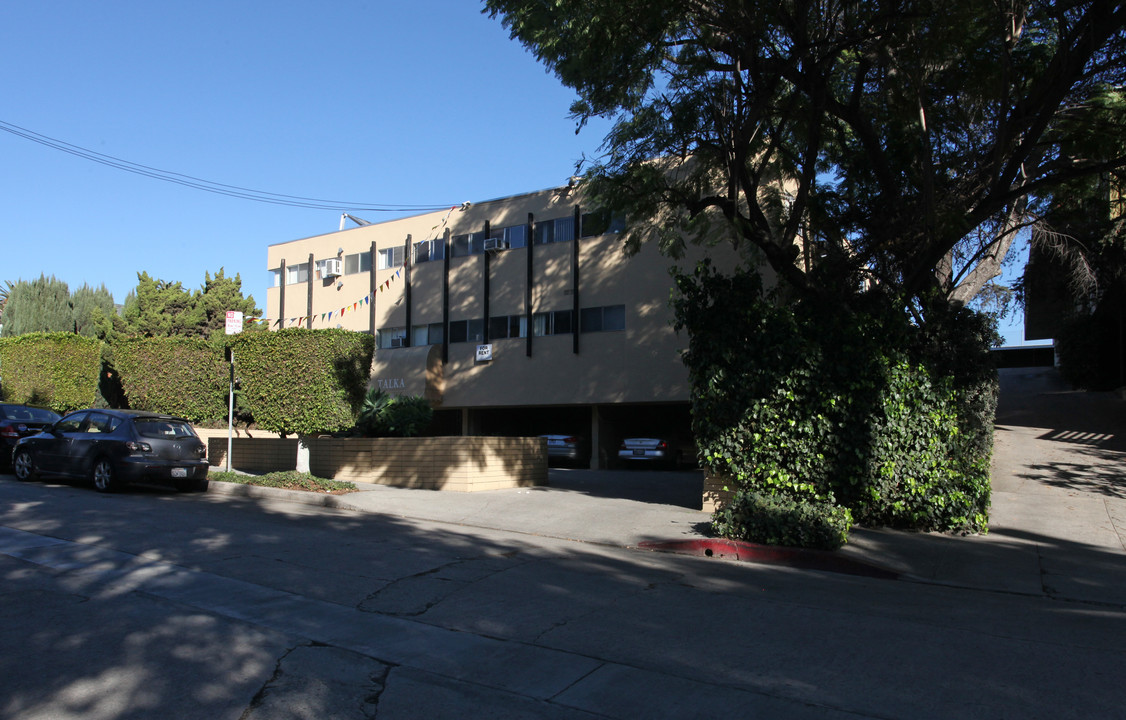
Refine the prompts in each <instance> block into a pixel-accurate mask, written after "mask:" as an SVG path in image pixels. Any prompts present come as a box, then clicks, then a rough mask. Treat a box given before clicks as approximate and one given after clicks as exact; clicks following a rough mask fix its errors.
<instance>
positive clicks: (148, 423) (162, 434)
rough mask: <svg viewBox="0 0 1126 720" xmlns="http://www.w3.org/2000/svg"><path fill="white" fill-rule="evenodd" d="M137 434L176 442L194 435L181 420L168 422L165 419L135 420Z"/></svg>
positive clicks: (189, 426) (190, 427)
mask: <svg viewBox="0 0 1126 720" xmlns="http://www.w3.org/2000/svg"><path fill="white" fill-rule="evenodd" d="M134 425H136V426H137V432H138V433H140V434H141V435H142V436H143V437H147V438H164V439H166V440H176V439H179V438H187V437H192V436H194V435H195V433H194V432H193V431H192V426H191V425H189V424H188V423H186V422H184V421H183V420H170V419H167V418H137V420H136V421H135V422H134Z"/></svg>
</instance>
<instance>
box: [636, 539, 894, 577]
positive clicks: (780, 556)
mask: <svg viewBox="0 0 1126 720" xmlns="http://www.w3.org/2000/svg"><path fill="white" fill-rule="evenodd" d="M638 547H639V548H641V549H643V550H653V551H656V552H667V553H674V554H677V555H696V556H700V557H714V558H720V559H729V560H740V561H746V562H757V563H766V564H770V565H786V566H788V567H794V568H800V569H802V570H824V571H828V572H836V573H843V574H845V575H859V576H862V577H870V578H878V579H881V580H898V579H899V578H900V577H901V575H900V573H897V572H895V571H893V570H888V569H887V568H882V567H878V566H876V565H870V564H868V563H865V562H861V561H859V560H854V559H852V558H846V557H843V556H841V555H837V554H836V553H834V552H831V551H828V550H808V549H805V548H788V547H775V546H773V545H759V544H757V543H752V542H746V541H743V540H726V539H721V538H708V539H704V540H674V541H670V542H660V541H648V542H643V543H639V544H638Z"/></svg>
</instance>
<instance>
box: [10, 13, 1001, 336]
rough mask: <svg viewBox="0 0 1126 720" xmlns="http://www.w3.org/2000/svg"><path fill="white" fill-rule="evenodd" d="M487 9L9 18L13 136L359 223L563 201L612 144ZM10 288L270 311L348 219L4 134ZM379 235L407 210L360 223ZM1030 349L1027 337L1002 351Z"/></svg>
mask: <svg viewBox="0 0 1126 720" xmlns="http://www.w3.org/2000/svg"><path fill="white" fill-rule="evenodd" d="M480 7H481V6H480V4H479V3H474V2H453V1H452V0H446V1H443V0H412V2H409V3H390V2H361V1H359V0H343V1H340V2H334V3H331V4H328V3H304V2H292V1H286V0H283V1H281V2H269V3H267V2H260V1H258V0H242V1H240V0H235V1H232V0H224V1H223V2H218V1H216V0H199V1H197V2H193V3H163V2H156V3H154V2H151V1H150V2H138V1H136V0H127V1H116V0H107V2H98V3H94V2H89V1H88V0H85V1H81V2H80V1H77V0H41V1H39V2H9V3H4V4H3V7H2V9H0V88H2V89H3V100H4V102H3V103H2V104H0V108H3V109H2V110H0V122H3V123H8V124H10V125H14V126H18V127H21V128H25V129H27V130H30V131H32V132H34V133H37V134H39V135H42V136H46V137H49V138H53V139H55V140H59V141H63V142H65V143H69V144H71V145H74V146H78V147H81V148H85V149H87V150H91V151H94V152H97V153H102V154H104V155H108V156H112V157H114V158H120V159H122V160H126V161H129V162H132V163H138V164H141V165H146V166H149V167H152V168H157V169H160V170H163V171H169V172H175V173H180V174H183V175H187V176H192V177H195V178H201V179H205V180H208V181H212V182H216V183H223V184H226V185H232V186H239V187H243V188H250V189H254V190H259V191H266V192H271V193H278V194H285V195H294V196H303V197H313V198H321V199H328V200H334V201H347V202H348V203H349V204H359V205H376V204H379V205H417V206H423V205H426V206H448V205H452V204H456V203H461V202H463V201H466V200H470V201H481V200H487V199H490V198H495V197H502V196H505V195H511V194H515V193H520V192H527V191H531V190H538V189H542V188H547V187H553V186H556V185H559V184H562V183H564V182H566V179H567V177H568V176H570V175H572V174H573V171H574V166H575V163H576V161H578V160H579V159H580V158H581V157H583V155H584V154H585V155H587V156H591V155H596V154H597V152H598V147H599V145H600V144H601V141H602V137H603V135H604V134H605V130H606V129H607V126H606V125H605V124H598V123H595V124H593V125H591V126H588V127H587V128H585V129H584V130H583V131H582V132H581V133H580V134H578V135H576V134H575V124H574V122H573V121H572V120H570V119H569V118H568V110H569V106H570V103H571V100H572V98H573V94H572V93H571V91H570V90H568V89H567V88H565V87H563V86H562V85H561V84H560V83H559V82H558V81H557V80H556V79H555V78H554V76H552V75H549V74H548V73H546V72H545V70H544V69H543V66H542V65H540V64H539V63H538V62H536V60H535V59H534V58H533V57H532V56H531V55H530V54H529V53H528V52H527V51H525V50H524V49H523V47H522V46H520V45H519V44H518V43H516V42H514V41H511V40H509V39H508V33H507V32H506V31H505V30H504V28H503V27H502V26H501V24H500V22H498V21H496V20H491V19H489V18H488V17H486V16H484V15H482V14H481V13H480ZM0 158H2V162H3V172H2V173H0V233H2V237H3V243H2V244H3V248H4V251H3V254H2V256H0V257H2V260H0V268H2V269H0V281H7V280H11V281H15V280H19V279H23V280H30V279H33V278H35V277H38V276H39V275H40V273H45V274H47V275H54V276H55V277H57V278H59V279H60V280H63V281H65V282H67V283H68V284H69V285H70V287H71V289H72V290H74V289H75V288H77V287H79V286H81V285H82V284H83V283H87V284H90V285H93V286H97V285H100V284H103V283H104V284H105V285H106V287H107V288H109V290H110V292H111V293H113V296H114V299H115V300H116V301H117V302H124V300H125V296H126V295H127V294H128V292H129V291H130V290H131V289H133V287H135V285H136V283H137V273H138V272H140V271H146V272H148V273H149V274H150V275H151V276H154V277H157V278H160V279H162V280H169V281H180V282H182V283H183V284H184V286H185V287H187V288H198V287H199V286H200V285H202V283H203V279H204V273H205V272H207V271H210V272H212V273H214V272H216V271H217V270H219V268H221V267H222V268H225V270H226V273H227V275H234V274H236V273H237V274H239V275H240V276H241V278H242V283H243V289H244V292H246V293H248V294H252V295H253V296H254V298H255V299H256V300H257V301H258V303H259V306H260V307H261V306H263V305H264V301H265V295H266V286H267V280H268V274H267V268H266V248H267V246H268V245H270V244H273V243H278V242H285V241H287V240H293V239H296V238H302V237H307V236H310V235H317V234H321V233H325V232H331V231H333V230H335V229H337V228H338V227H339V221H340V211H339V210H318V209H307V208H294V207H286V206H281V205H272V204H263V203H259V202H253V201H249V200H244V199H236V198H232V197H227V196H223V195H217V194H212V193H208V192H203V191H200V190H194V189H189V188H186V187H183V186H181V185H177V184H173V183H168V182H163V181H159V180H154V179H151V178H148V177H142V176H140V175H136V174H131V173H127V172H124V171H121V170H117V169H113V168H110V167H106V166H104V165H101V164H98V163H95V162H91V161H89V160H85V159H81V158H78V157H74V156H73V155H70V154H67V153H64V152H61V151H58V150H55V149H50V148H47V147H44V146H43V145H41V144H37V143H35V142H32V141H30V140H27V139H24V138H21V137H17V136H16V135H13V134H10V133H8V132H0ZM354 214H356V215H358V216H360V217H363V218H365V219H367V220H371V221H379V220H383V219H390V218H392V217H396V216H399V215H402V214H404V213H398V214H393V213H385V212H374V211H356V212H354ZM1006 336H1007V337H1008V338H1009V342H1019V340H1020V334H1019V331H1016V334H1015V336H1013V334H1012V331H1010V332H1008V333H1006Z"/></svg>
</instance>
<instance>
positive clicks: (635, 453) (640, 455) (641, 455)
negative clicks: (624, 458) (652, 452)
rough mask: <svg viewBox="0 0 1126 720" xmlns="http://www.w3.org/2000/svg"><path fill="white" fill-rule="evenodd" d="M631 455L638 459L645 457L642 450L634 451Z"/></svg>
mask: <svg viewBox="0 0 1126 720" xmlns="http://www.w3.org/2000/svg"><path fill="white" fill-rule="evenodd" d="M633 454H634V455H637V456H639V457H645V451H644V450H634V451H633Z"/></svg>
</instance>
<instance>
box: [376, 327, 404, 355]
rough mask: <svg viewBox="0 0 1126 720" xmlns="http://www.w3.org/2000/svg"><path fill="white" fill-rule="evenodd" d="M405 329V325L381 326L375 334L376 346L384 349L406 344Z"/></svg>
mask: <svg viewBox="0 0 1126 720" xmlns="http://www.w3.org/2000/svg"><path fill="white" fill-rule="evenodd" d="M406 338H407V329H406V328H405V327H390V328H383V329H382V330H380V331H379V332H377V333H376V334H375V345H376V347H378V348H380V349H382V350H386V349H389V348H398V347H402V346H403V345H405V344H406V342H405V341H406Z"/></svg>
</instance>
